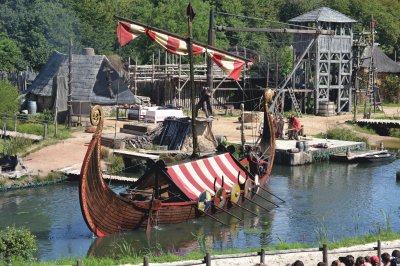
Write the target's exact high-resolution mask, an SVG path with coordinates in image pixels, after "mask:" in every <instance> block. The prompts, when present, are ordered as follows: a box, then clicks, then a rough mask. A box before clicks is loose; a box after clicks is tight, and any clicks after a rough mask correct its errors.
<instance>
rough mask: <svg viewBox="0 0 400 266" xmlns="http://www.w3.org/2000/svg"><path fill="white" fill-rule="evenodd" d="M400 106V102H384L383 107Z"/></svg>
mask: <svg viewBox="0 0 400 266" xmlns="http://www.w3.org/2000/svg"><path fill="white" fill-rule="evenodd" d="M385 106H387V107H400V103H384V104H383V107H385Z"/></svg>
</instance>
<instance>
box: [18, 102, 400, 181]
mask: <svg viewBox="0 0 400 266" xmlns="http://www.w3.org/2000/svg"><path fill="white" fill-rule="evenodd" d="M384 111H385V114H386V115H400V108H398V107H391V108H388V107H387V108H385V109H384ZM377 115H378V116H379V115H383V114H377ZM352 118H353V115H352V114H345V115H340V116H332V117H321V116H303V117H302V118H301V119H300V120H301V122H302V124H303V125H304V129H305V134H306V135H315V134H318V133H321V132H326V130H327V129H328V128H331V127H346V126H347V125H345V122H346V121H348V120H351V119H352ZM360 118H361V116H360ZM124 123H126V121H125V122H124V121H118V122H117V123H116V122H115V119H109V120H106V122H105V126H104V132H105V133H114V132H115V126H116V128H117V132H119V128H120V127H122V125H123V124H124ZM247 126H249V127H250V128H251V129H246V130H245V135H246V141H249V142H252V141H255V140H256V138H254V137H253V135H257V131H258V127H259V123H248V124H247ZM239 127H240V123H239V121H238V118H237V117H229V116H227V117H225V116H216V117H215V120H214V122H213V132H214V134H215V135H222V136H226V137H227V140H228V141H240V130H239ZM359 134H360V135H365V134H362V133H359ZM91 136H92V134H89V133H84V132H75V133H73V138H70V139H66V140H64V141H62V142H60V143H58V144H56V145H52V146H48V147H45V148H43V149H41V150H39V151H36V152H33V153H31V154H29V155H28V156H26V157H25V158H23V161H24V164H25V166H26V167H27V169H28V171H30V173H31V174H34V175H41V176H45V175H47V174H48V173H49V172H50V171H52V170H57V169H60V168H64V167H69V166H75V167H76V168H78V169H79V168H80V165H81V164H82V160H83V158H84V156H85V153H86V149H87V144H88V143H89V141H90V139H91ZM366 136H368V138H369V140H368V141H369V143H370V144H372V145H379V143H380V142H381V141H383V140H388V139H390V138H388V137H381V136H376V135H374V136H372V135H366ZM397 141H398V139H397Z"/></svg>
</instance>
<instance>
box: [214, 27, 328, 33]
mask: <svg viewBox="0 0 400 266" xmlns="http://www.w3.org/2000/svg"><path fill="white" fill-rule="evenodd" d="M215 30H216V31H220V32H224V31H231V32H270V33H300V34H324V35H334V34H335V32H334V31H331V30H319V29H315V30H303V29H271V28H233V27H225V26H216V28H215Z"/></svg>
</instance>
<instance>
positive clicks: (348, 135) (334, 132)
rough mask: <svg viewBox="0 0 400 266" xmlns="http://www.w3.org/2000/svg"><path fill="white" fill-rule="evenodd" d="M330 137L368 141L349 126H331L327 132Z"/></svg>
mask: <svg viewBox="0 0 400 266" xmlns="http://www.w3.org/2000/svg"><path fill="white" fill-rule="evenodd" d="M326 134H327V136H326V137H327V138H328V139H338V140H347V141H357V142H365V143H367V142H368V139H367V138H366V137H361V136H357V134H356V133H354V132H353V131H351V130H350V129H347V128H331V129H328V131H327V132H326Z"/></svg>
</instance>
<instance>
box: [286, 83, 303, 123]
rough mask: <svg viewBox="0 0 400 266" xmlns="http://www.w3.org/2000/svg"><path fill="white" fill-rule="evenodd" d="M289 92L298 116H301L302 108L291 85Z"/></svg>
mask: <svg viewBox="0 0 400 266" xmlns="http://www.w3.org/2000/svg"><path fill="white" fill-rule="evenodd" d="M288 92H289V95H290V98H291V99H292V103H293V106H294V110H295V111H296V114H297V116H298V117H301V109H300V106H299V103H298V102H297V99H296V95H295V94H294V91H293V88H291V87H289V88H288Z"/></svg>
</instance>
